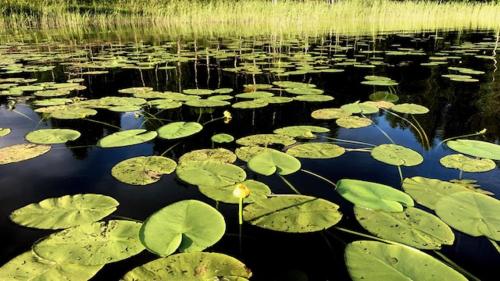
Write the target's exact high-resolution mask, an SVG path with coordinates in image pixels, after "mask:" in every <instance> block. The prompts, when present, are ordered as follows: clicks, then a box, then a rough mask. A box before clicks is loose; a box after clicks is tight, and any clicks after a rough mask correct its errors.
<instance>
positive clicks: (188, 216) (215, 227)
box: [140, 200, 226, 257]
mask: <svg viewBox="0 0 500 281" xmlns="http://www.w3.org/2000/svg"><path fill="white" fill-rule="evenodd" d="M225 231H226V223H225V221H224V217H223V216H222V214H221V213H219V211H217V210H216V209H214V208H213V207H211V206H210V205H208V204H206V203H203V202H201V201H197V200H183V201H179V202H176V203H174V204H171V205H168V206H166V207H164V208H163V209H161V210H159V211H157V212H155V213H154V214H152V215H151V216H150V217H149V218H147V219H146V221H144V223H143V225H142V228H141V231H140V233H141V234H140V237H141V242H142V243H143V244H144V246H146V248H147V249H148V250H149V251H151V252H153V253H155V254H157V255H159V256H162V257H165V256H168V255H170V254H172V253H174V252H175V251H177V250H179V251H180V252H198V251H203V250H204V249H206V248H208V247H210V246H212V245H213V244H215V243H217V241H219V240H220V239H221V238H222V236H223V235H224V232H225Z"/></svg>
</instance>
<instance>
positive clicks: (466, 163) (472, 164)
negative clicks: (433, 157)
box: [439, 154, 496, 173]
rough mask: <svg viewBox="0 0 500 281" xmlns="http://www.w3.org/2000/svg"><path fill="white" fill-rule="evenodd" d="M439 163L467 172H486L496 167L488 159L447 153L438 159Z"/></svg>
mask: <svg viewBox="0 0 500 281" xmlns="http://www.w3.org/2000/svg"><path fill="white" fill-rule="evenodd" d="M439 162H440V163H441V165H443V166H445V167H446V168H450V169H457V170H460V171H464V172H469V173H481V172H488V171H491V170H493V169H495V168H496V164H495V162H494V161H493V160H490V159H476V158H471V157H469V156H465V155H463V154H452V155H447V156H445V157H443V158H441V159H439Z"/></svg>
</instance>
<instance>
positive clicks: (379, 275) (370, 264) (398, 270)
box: [345, 241, 467, 281]
mask: <svg viewBox="0 0 500 281" xmlns="http://www.w3.org/2000/svg"><path fill="white" fill-rule="evenodd" d="M345 262H346V265H347V271H349V275H350V276H351V278H352V280H353V281H361V280H363V281H380V280H386V281H397V280H398V281H399V280H426V281H441V280H454V281H467V278H465V277H464V276H463V275H462V274H460V273H458V272H457V271H455V270H454V269H452V268H450V267H448V266H447V265H445V264H444V263H442V262H440V261H439V260H437V259H435V258H433V257H432V256H430V255H428V254H426V253H424V252H422V251H419V250H416V249H414V248H411V247H407V246H403V245H391V244H385V243H381V242H376V241H355V242H352V243H350V244H349V245H347V247H346V250H345Z"/></svg>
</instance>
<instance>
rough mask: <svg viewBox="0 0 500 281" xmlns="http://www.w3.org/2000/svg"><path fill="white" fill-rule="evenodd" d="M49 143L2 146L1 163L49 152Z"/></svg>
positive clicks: (27, 158) (18, 160) (30, 157)
mask: <svg viewBox="0 0 500 281" xmlns="http://www.w3.org/2000/svg"><path fill="white" fill-rule="evenodd" d="M49 150H50V146H49V145H39V144H15V145H11V146H7V147H2V148H0V165H4V164H9V163H15V162H21V161H24V160H29V159H32V158H35V157H38V156H40V155H43V154H45V153H47V152H49Z"/></svg>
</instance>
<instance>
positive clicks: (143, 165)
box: [111, 156, 177, 185]
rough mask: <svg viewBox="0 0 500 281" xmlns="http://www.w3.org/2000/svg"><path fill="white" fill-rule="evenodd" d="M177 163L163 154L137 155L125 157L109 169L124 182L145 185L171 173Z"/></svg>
mask: <svg viewBox="0 0 500 281" xmlns="http://www.w3.org/2000/svg"><path fill="white" fill-rule="evenodd" d="M176 166H177V163H175V161H174V160H172V159H170V158H167V157H163V156H139V157H134V158H130V159H126V160H124V161H121V162H120V163H118V164H116V165H115V166H114V167H113V169H111V175H112V176H113V177H114V178H115V179H117V180H119V181H121V182H123V183H126V184H132V185H147V184H152V183H155V182H157V181H159V180H160V178H161V176H162V175H168V174H171V173H172V172H173V171H174V170H175V167H176Z"/></svg>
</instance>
